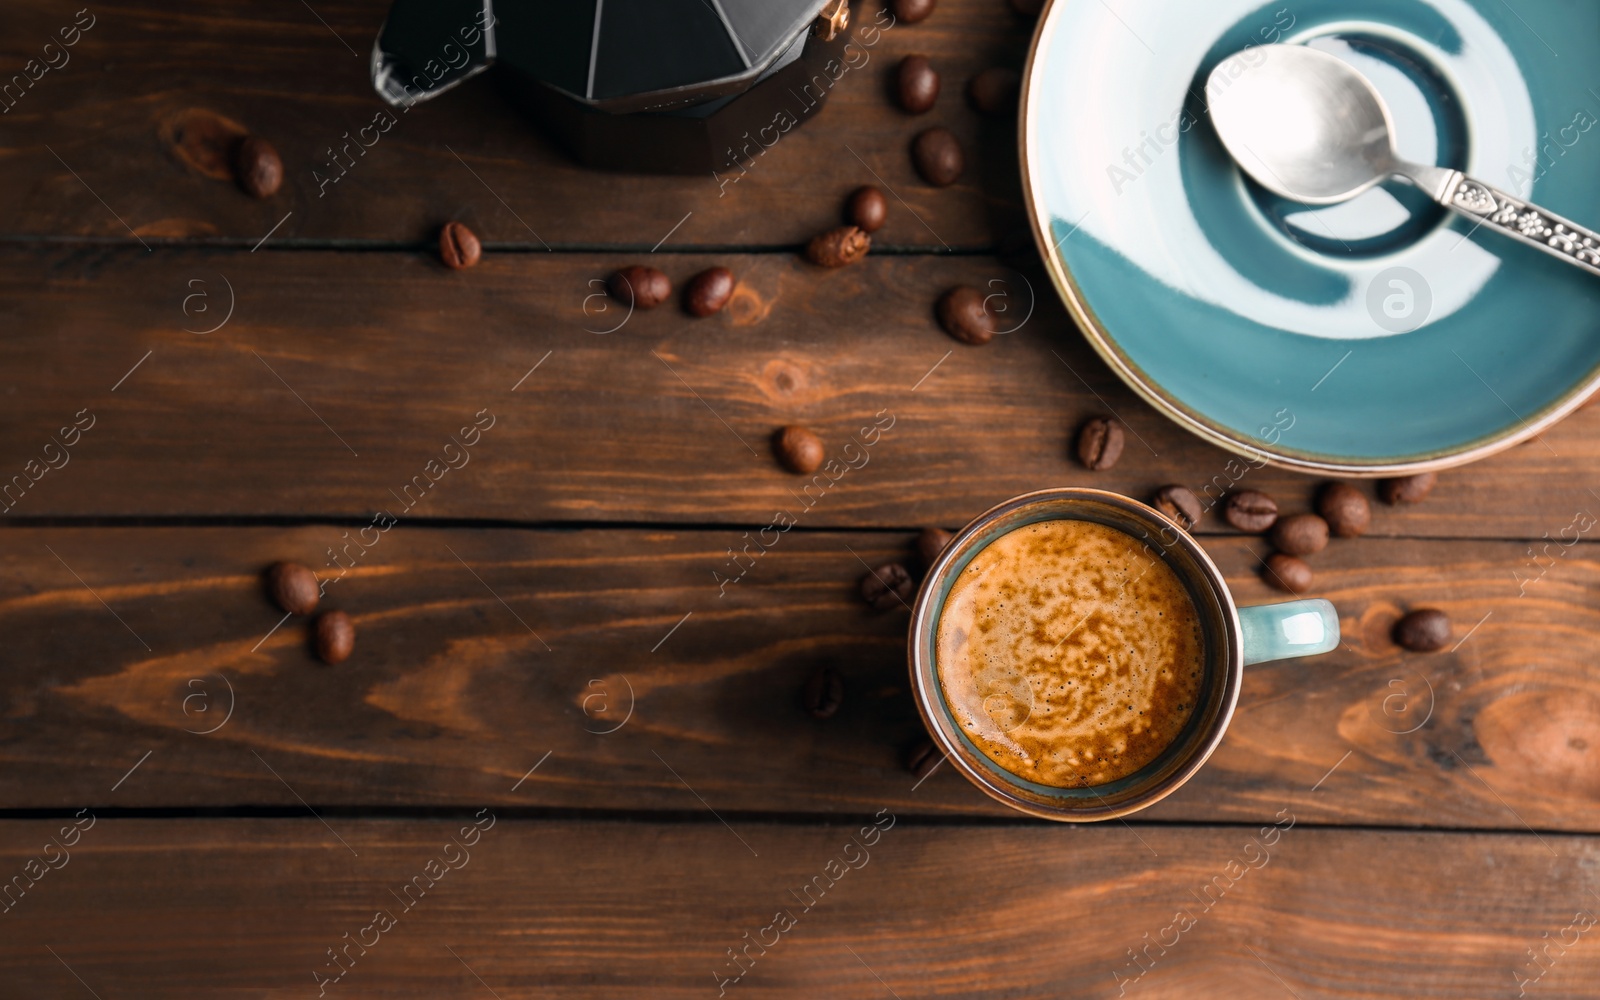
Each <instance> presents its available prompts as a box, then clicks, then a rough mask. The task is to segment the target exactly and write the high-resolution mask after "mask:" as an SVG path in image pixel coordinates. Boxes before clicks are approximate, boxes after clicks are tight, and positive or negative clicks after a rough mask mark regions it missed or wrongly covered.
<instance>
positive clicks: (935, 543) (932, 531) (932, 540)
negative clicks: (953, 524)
mask: <svg viewBox="0 0 1600 1000" xmlns="http://www.w3.org/2000/svg"><path fill="white" fill-rule="evenodd" d="M955 537H956V536H955V535H952V534H951V533H950V532H948V531H946V530H944V529H943V528H923V529H922V534H920V535H918V536H917V555H919V556H921V557H922V568H923V569H929V568H931V567H932V566H933V564H934V563H935V562H937V561H938V559H939V554H940V553H941V552H943V551H944V550H945V548H946V547H948V546H949V544H950V543H951V541H953V540H954V539H955Z"/></svg>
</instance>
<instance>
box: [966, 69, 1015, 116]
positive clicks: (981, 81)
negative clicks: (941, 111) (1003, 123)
mask: <svg viewBox="0 0 1600 1000" xmlns="http://www.w3.org/2000/svg"><path fill="white" fill-rule="evenodd" d="M1021 90H1022V77H1021V75H1020V74H1018V73H1017V71H1016V70H1014V69H1011V68H1010V67H1008V66H991V67H989V68H988V69H986V70H983V71H982V72H980V73H978V74H977V75H976V76H974V77H973V78H972V79H971V80H968V81H967V100H968V102H970V103H971V104H972V107H973V109H974V110H976V111H978V112H979V113H980V114H985V115H988V116H989V117H990V118H1012V117H1015V115H1016V113H1017V96H1018V95H1019V94H1020V93H1021Z"/></svg>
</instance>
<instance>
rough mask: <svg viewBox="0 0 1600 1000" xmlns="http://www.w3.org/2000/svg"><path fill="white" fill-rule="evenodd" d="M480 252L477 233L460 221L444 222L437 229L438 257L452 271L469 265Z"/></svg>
mask: <svg viewBox="0 0 1600 1000" xmlns="http://www.w3.org/2000/svg"><path fill="white" fill-rule="evenodd" d="M482 254H483V247H482V246H481V245H480V244H479V243H478V237H477V235H476V234H474V233H473V231H472V230H470V229H468V228H467V227H466V226H464V225H462V224H461V223H459V222H446V223H445V224H444V228H443V229H441V230H439V259H440V260H442V261H444V266H445V267H448V268H450V269H451V270H452V271H459V270H461V269H462V268H464V267H471V266H472V265H474V264H476V263H477V262H478V258H479V257H481V256H482Z"/></svg>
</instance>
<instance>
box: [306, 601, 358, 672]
mask: <svg viewBox="0 0 1600 1000" xmlns="http://www.w3.org/2000/svg"><path fill="white" fill-rule="evenodd" d="M314 631H315V633H316V636H315V638H316V646H317V656H318V657H320V658H321V659H322V662H324V663H343V662H344V661H345V660H348V659H349V658H350V651H351V650H353V649H355V645H356V626H355V623H354V622H352V621H351V620H350V616H349V615H347V614H345V613H344V612H343V611H329V612H326V613H325V614H323V615H321V616H319V617H318V618H317V624H316V626H315V629H314Z"/></svg>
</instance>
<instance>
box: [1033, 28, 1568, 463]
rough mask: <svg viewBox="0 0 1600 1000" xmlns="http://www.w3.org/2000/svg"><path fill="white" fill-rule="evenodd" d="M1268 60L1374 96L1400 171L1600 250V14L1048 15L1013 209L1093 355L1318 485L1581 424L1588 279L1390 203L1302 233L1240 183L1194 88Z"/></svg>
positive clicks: (1140, 387) (1229, 439) (1460, 458)
mask: <svg viewBox="0 0 1600 1000" xmlns="http://www.w3.org/2000/svg"><path fill="white" fill-rule="evenodd" d="M1266 44H1292V45H1310V46H1313V47H1316V48H1319V49H1322V50H1324V51H1327V52H1330V53H1332V54H1334V55H1336V56H1338V57H1339V58H1341V59H1344V60H1346V61H1348V62H1350V63H1351V64H1352V65H1354V66H1356V67H1357V68H1358V69H1360V70H1361V71H1362V72H1363V73H1365V74H1366V75H1367V76H1368V78H1369V79H1371V80H1372V81H1373V82H1374V84H1376V85H1377V87H1378V89H1379V90H1380V91H1381V92H1382V93H1383V95H1384V98H1385V100H1386V101H1387V102H1388V104H1389V108H1390V111H1391V112H1392V114H1393V116H1394V121H1395V127H1396V135H1397V138H1398V140H1399V141H1398V145H1399V148H1400V153H1401V155H1402V156H1404V157H1405V158H1407V159H1409V160H1414V161H1418V162H1422V163H1434V164H1439V165H1441V166H1446V167H1453V168H1457V169H1461V170H1465V171H1466V172H1467V173H1468V174H1470V175H1473V176H1477V177H1481V178H1482V179H1484V180H1485V181H1487V182H1489V183H1491V184H1494V185H1497V186H1498V187H1500V188H1502V189H1504V190H1505V191H1507V192H1508V193H1510V194H1513V195H1518V196H1520V197H1523V198H1524V199H1525V200H1529V201H1532V202H1534V203H1536V204H1539V205H1543V206H1545V207H1547V208H1548V209H1549V210H1551V211H1552V212H1556V213H1559V214H1561V215H1565V216H1567V217H1569V218H1571V219H1574V220H1576V221H1578V222H1579V223H1582V224H1585V225H1588V226H1590V227H1597V226H1600V127H1596V126H1600V71H1597V70H1596V67H1600V4H1597V3H1594V2H1593V0H1512V2H1511V3H1510V4H1507V3H1506V2H1504V0H1281V2H1279V3H1272V4H1267V5H1262V4H1260V3H1256V2H1246V0H1205V2H1203V3H1196V2H1194V0H1053V2H1052V3H1051V5H1050V7H1049V8H1048V9H1047V10H1046V12H1045V14H1044V16H1043V18H1042V19H1041V21H1040V25H1039V29H1038V32H1037V34H1036V35H1035V37H1034V42H1033V51H1032V53H1031V55H1030V57H1029V65H1028V70H1027V73H1026V74H1025V78H1024V93H1023V101H1022V111H1021V116H1022V128H1021V144H1022V164H1023V168H1022V169H1023V187H1024V190H1025V191H1026V193H1027V197H1028V202H1029V209H1030V215H1031V216H1032V218H1033V224H1034V235H1035V237H1036V238H1037V239H1038V241H1039V243H1040V249H1041V250H1042V251H1043V253H1044V257H1045V261H1046V266H1047V267H1048V268H1049V269H1050V271H1051V275H1052V277H1053V279H1054V280H1055V283H1056V287H1057V289H1058V290H1059V292H1060V293H1061V295H1062V297H1063V299H1065V300H1066V302H1067V304H1068V307H1069V308H1070V309H1071V311H1072V313H1073V315H1074V316H1075V317H1076V319H1077V321H1078V323H1079V325H1080V326H1081V327H1082V328H1083V331H1084V333H1085V335H1086V336H1088V338H1089V340H1090V341H1091V342H1092V343H1093V344H1094V346H1095V349H1096V350H1098V351H1099V352H1100V354H1101V355H1102V356H1103V357H1104V358H1105V359H1106V361H1107V362H1109V363H1110V364H1111V366H1112V368H1114V369H1115V370H1116V371H1117V373H1118V374H1119V375H1121V376H1122V378H1123V379H1125V380H1126V381H1127V382H1128V383H1129V385H1131V386H1132V387H1133V388H1134V389H1135V390H1137V391H1138V392H1139V393H1140V395H1142V396H1143V397H1144V398H1145V399H1147V400H1149V401H1150V402H1151V403H1152V404H1153V405H1155V406H1156V407H1157V408H1158V409H1159V410H1161V411H1162V412H1163V413H1165V414H1166V415H1168V416H1170V417H1171V418H1173V419H1174V420H1176V421H1178V422H1179V423H1180V424H1182V425H1183V426H1185V427H1187V428H1189V429H1190V430H1192V431H1194V432H1195V433H1197V434H1199V435H1200V436H1202V437H1204V438H1206V439H1207V440H1210V441H1212V442H1214V443H1216V444H1219V445H1222V446H1223V447H1225V448H1228V449H1230V450H1232V451H1235V452H1238V453H1240V454H1244V455H1248V456H1252V457H1260V458H1262V459H1265V460H1267V461H1270V462H1273V463H1275V464H1278V465H1283V466H1287V467H1290V468H1297V469H1301V470H1305V471H1315V472H1321V473H1335V474H1343V475H1380V474H1383V475H1393V474H1400V473H1407V472H1417V471H1422V470H1425V469H1434V468H1443V467H1445V466H1450V465H1459V464H1461V463H1463V462H1468V461H1472V460H1474V459H1478V458H1482V457H1484V456H1485V455H1488V454H1492V453H1493V452H1496V451H1499V450H1502V449H1504V448H1508V447H1510V446H1511V445H1513V444H1516V443H1517V442H1518V441H1521V440H1524V439H1526V438H1528V437H1530V436H1532V435H1534V434H1536V433H1538V432H1539V431H1540V430H1542V429H1544V428H1546V427H1548V426H1550V425H1551V424H1553V423H1555V422H1556V421H1557V420H1559V419H1561V418H1562V417H1563V416H1565V415H1566V414H1567V413H1570V412H1571V411H1572V410H1573V409H1575V408H1577V406H1578V405H1579V404H1581V403H1582V402H1583V400H1584V399H1585V398H1587V397H1588V395H1589V394H1590V393H1591V392H1592V391H1594V389H1595V388H1596V387H1597V386H1600V311H1597V309H1596V306H1597V305H1600V279H1596V278H1595V277H1594V276H1593V275H1590V274H1586V273H1584V272H1582V271H1580V270H1578V269H1577V268H1573V267H1569V266H1564V265H1563V264H1562V263H1561V262H1560V261H1559V260H1556V259H1553V258H1551V257H1549V256H1547V255H1545V254H1543V253H1540V252H1539V251H1538V250H1537V249H1534V248H1531V247H1525V246H1521V245H1518V244H1517V243H1516V242H1515V241H1512V240H1509V239H1505V238H1503V237H1501V236H1499V235H1497V234H1494V233H1491V232H1487V231H1482V230H1479V231H1474V230H1473V228H1472V224H1471V223H1470V222H1469V221H1467V220H1465V219H1461V218H1458V217H1456V216H1453V215H1452V214H1450V213H1448V212H1446V211H1445V210H1444V209H1442V208H1439V207H1437V206H1435V205H1434V204H1433V203H1432V202H1431V201H1430V200H1429V199H1428V198H1427V197H1426V196H1424V195H1423V194H1422V193H1421V192H1419V191H1417V190H1416V189H1414V188H1411V187H1408V186H1407V185H1405V184H1404V183H1403V182H1400V181H1393V182H1390V183H1387V184H1385V185H1383V186H1381V187H1379V188H1376V189H1374V190H1372V191H1369V192H1367V193H1366V194H1364V195H1362V196H1361V197H1359V198H1357V199H1355V200H1353V201H1350V202H1347V203H1345V204H1342V205H1335V206H1331V207H1324V208H1314V207H1311V206H1306V205H1300V204H1297V203H1293V202H1288V201H1284V200H1283V199H1280V198H1277V197H1275V196H1273V195H1271V194H1269V193H1268V192H1266V191H1265V190H1263V189H1262V188H1260V187H1258V186H1256V185H1255V184H1254V183H1253V182H1251V181H1249V180H1247V179H1246V178H1245V177H1244V175H1243V174H1242V173H1241V172H1240V170H1239V169H1238V168H1237V167H1236V166H1235V165H1234V163H1233V161H1232V160H1231V159H1229V157H1228V155H1227V153H1226V152H1225V151H1224V150H1223V148H1222V145H1221V143H1220V142H1219V141H1218V139H1217V136H1216V133H1215V131H1214V130H1213V129H1212V127H1211V124H1210V122H1209V121H1208V119H1207V116H1206V108H1205V103H1204V94H1205V86H1206V80H1207V78H1208V77H1209V76H1210V74H1211V71H1212V69H1213V68H1214V67H1215V66H1216V65H1217V64H1218V63H1219V62H1221V61H1222V60H1223V59H1225V58H1227V57H1228V56H1230V55H1232V54H1234V53H1235V52H1238V51H1240V50H1241V49H1244V48H1245V47H1246V46H1249V45H1266Z"/></svg>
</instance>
